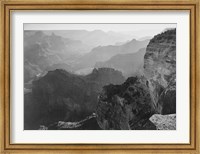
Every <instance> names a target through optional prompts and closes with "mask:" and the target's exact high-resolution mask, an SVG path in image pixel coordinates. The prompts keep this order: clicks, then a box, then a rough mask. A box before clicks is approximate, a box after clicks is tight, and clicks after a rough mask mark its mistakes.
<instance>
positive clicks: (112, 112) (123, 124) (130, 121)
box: [96, 77, 155, 130]
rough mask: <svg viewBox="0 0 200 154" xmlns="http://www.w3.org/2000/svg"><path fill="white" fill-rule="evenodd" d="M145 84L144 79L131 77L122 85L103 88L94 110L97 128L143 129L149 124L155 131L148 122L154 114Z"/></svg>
mask: <svg viewBox="0 0 200 154" xmlns="http://www.w3.org/2000/svg"><path fill="white" fill-rule="evenodd" d="M146 82H147V81H146V80H145V79H144V78H137V77H131V78H128V79H127V80H126V82H125V83H123V84H122V85H109V86H105V87H104V88H103V91H102V93H101V94H100V96H99V102H98V106H97V110H96V114H97V121H98V124H99V126H100V127H101V128H102V129H122V130H127V129H136V128H137V129H145V128H146V125H147V123H149V124H148V125H150V127H152V129H153V128H154V129H155V126H154V125H153V124H151V122H150V121H149V118H150V117H151V116H152V115H153V114H154V104H153V102H152V100H151V97H150V93H149V89H148V87H147V86H146V84H147V83H146ZM150 127H148V129H149V128H150Z"/></svg>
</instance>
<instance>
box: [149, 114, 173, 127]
mask: <svg viewBox="0 0 200 154" xmlns="http://www.w3.org/2000/svg"><path fill="white" fill-rule="evenodd" d="M149 120H150V121H151V122H152V123H153V124H155V125H156V128H157V129H158V130H176V114H169V115H160V114H154V115H153V116H152V117H151V118H150V119H149Z"/></svg>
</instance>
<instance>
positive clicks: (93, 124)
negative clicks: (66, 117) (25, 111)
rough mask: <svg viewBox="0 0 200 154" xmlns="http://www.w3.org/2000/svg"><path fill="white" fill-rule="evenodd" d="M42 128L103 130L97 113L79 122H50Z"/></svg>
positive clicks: (41, 127)
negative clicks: (97, 118) (98, 121)
mask: <svg viewBox="0 0 200 154" xmlns="http://www.w3.org/2000/svg"><path fill="white" fill-rule="evenodd" d="M40 129H43V130H101V128H100V127H99V125H98V123H97V121H96V115H95V113H93V114H92V115H90V116H88V117H86V118H85V119H83V120H81V121H78V122H65V121H59V122H55V123H54V124H50V125H49V126H48V127H45V126H40Z"/></svg>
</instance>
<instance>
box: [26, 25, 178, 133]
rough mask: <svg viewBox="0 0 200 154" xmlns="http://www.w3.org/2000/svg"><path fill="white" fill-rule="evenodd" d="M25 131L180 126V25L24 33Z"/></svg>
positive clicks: (156, 128) (173, 127)
mask: <svg viewBox="0 0 200 154" xmlns="http://www.w3.org/2000/svg"><path fill="white" fill-rule="evenodd" d="M24 129H25V130H37V129H40V130H159V129H168V130H174V129H176V29H175V28H169V29H163V30H162V31H160V32H159V33H157V34H155V35H153V36H141V37H140V36H139V35H138V34H137V35H136V34H135V33H122V32H115V31H107V32H106V31H103V30H92V31H88V30H24Z"/></svg>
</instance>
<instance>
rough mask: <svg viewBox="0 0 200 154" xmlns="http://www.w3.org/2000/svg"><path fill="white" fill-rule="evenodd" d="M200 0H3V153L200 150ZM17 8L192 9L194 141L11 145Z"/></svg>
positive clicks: (0, 1)
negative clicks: (13, 19) (12, 56)
mask: <svg viewBox="0 0 200 154" xmlns="http://www.w3.org/2000/svg"><path fill="white" fill-rule="evenodd" d="M199 3H200V1H199V0H174V1H172V0H139V1H138V0H95V1H93V0H56V1H55V0H0V4H1V10H0V13H1V14H0V16H1V24H0V26H1V27H0V35H1V36H0V51H1V52H0V58H1V60H0V62H1V64H0V72H1V75H0V83H1V87H0V95H1V97H0V98H1V102H0V139H1V153H5V154H6V153H16V152H18V153H28V152H35V153H38V154H39V153H51V152H52V153H65V152H66V153H83V152H85V153H103V152H106V153H188V154H189V153H194V154H198V153H200V150H199V148H200V143H199V142H200V140H199V137H200V136H199V134H200V121H199V119H200V116H199V114H200V113H199V112H200V104H199V103H200V99H199V98H198V94H199V93H200V84H199V79H200V73H199V71H198V70H199V69H200V67H199V66H200V40H199V39H200V30H199V26H200V24H199V17H200V16H199V13H200V4H199ZM16 10H52V11H53V10H144V11H145V10H169V11H172V10H188V11H190V85H191V86H190V144H11V143H10V133H11V132H10V91H11V89H10V74H11V73H10V71H11V70H10V39H11V34H10V24H11V23H10V12H12V11H16Z"/></svg>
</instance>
